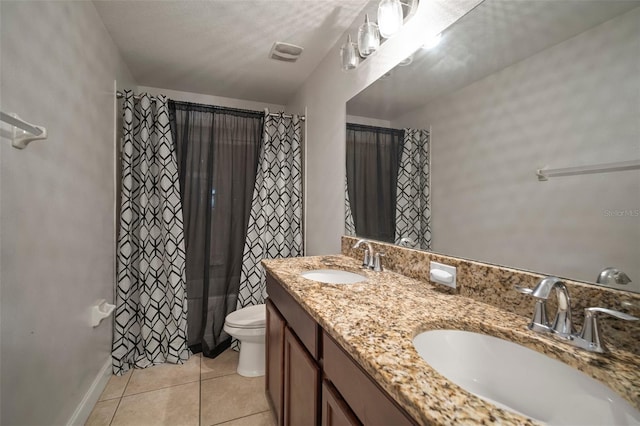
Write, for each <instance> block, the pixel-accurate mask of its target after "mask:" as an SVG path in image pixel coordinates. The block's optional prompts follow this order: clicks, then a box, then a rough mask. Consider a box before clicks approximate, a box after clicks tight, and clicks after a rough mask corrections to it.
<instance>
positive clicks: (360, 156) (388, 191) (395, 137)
mask: <svg viewBox="0 0 640 426" xmlns="http://www.w3.org/2000/svg"><path fill="white" fill-rule="evenodd" d="M403 136H404V131H403V130H398V129H387V128H383V127H373V126H363V125H359V124H351V123H347V153H346V154H347V155H346V156H347V191H348V195H349V203H350V207H351V214H352V216H353V222H354V225H355V232H356V235H357V236H358V237H362V238H371V239H374V240H379V241H387V242H391V243H393V242H394V235H395V210H396V185H397V180H398V168H399V166H400V158H401V154H402V147H403Z"/></svg>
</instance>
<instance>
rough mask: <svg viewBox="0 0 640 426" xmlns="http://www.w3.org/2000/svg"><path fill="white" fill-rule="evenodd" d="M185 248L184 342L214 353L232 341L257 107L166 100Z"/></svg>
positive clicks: (258, 127) (258, 130) (259, 122)
mask: <svg viewBox="0 0 640 426" xmlns="http://www.w3.org/2000/svg"><path fill="white" fill-rule="evenodd" d="M170 111H171V124H172V132H173V134H174V140H175V143H176V151H177V157H178V171H179V174H180V187H181V197H182V208H183V212H184V232H185V243H186V252H187V256H186V257H187V262H186V263H187V265H186V276H187V297H188V309H189V311H188V321H187V322H188V332H189V347H191V348H192V350H193V351H194V352H198V351H200V350H202V353H203V354H204V355H205V356H208V357H215V356H216V355H218V354H219V353H221V352H222V351H224V350H225V349H226V348H228V347H229V346H230V344H231V337H230V336H228V335H227V333H225V332H224V330H223V326H224V321H225V318H226V316H227V315H228V314H229V313H230V312H233V311H234V310H235V309H236V303H237V298H238V291H239V286H240V275H241V270H242V250H243V247H244V241H245V237H246V230H247V223H248V220H249V213H250V210H251V197H252V194H253V187H254V184H255V178H256V171H257V167H258V157H259V153H260V147H261V144H262V130H263V122H264V114H263V113H262V112H254V111H245V110H236V109H231V108H222V107H214V106H208V105H199V104H192V103H187V102H175V101H172V102H170Z"/></svg>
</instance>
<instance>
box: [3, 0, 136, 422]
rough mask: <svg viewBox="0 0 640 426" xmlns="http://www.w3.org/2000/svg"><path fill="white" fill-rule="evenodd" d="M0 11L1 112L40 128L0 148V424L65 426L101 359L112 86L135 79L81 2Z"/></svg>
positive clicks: (106, 336) (108, 281)
mask: <svg viewBox="0 0 640 426" xmlns="http://www.w3.org/2000/svg"><path fill="white" fill-rule="evenodd" d="M0 15H1V25H0V31H1V35H0V43H1V44H0V55H1V56H0V58H1V62H0V64H1V71H2V72H1V83H0V90H1V95H2V97H1V100H0V102H1V105H0V107H1V108H2V111H5V112H16V113H18V114H20V116H21V117H22V118H24V119H25V120H28V121H31V122H33V123H36V124H40V125H43V126H46V127H47V130H48V132H49V138H48V139H47V140H45V141H36V142H33V143H32V144H31V145H29V146H28V147H27V148H26V149H24V150H17V149H14V148H12V147H11V146H10V143H9V142H8V141H7V140H6V139H4V138H3V139H1V140H0V156H1V160H0V162H1V175H0V176H1V178H0V183H1V185H2V187H1V192H0V203H1V206H2V210H1V219H0V235H1V236H2V240H1V258H0V266H1V272H0V279H1V295H2V301H1V330H0V331H1V339H2V340H1V351H0V353H1V359H2V365H1V381H2V385H1V389H2V400H1V403H2V418H1V423H2V424H7V425H9V424H31V425H33V424H64V423H66V422H68V421H69V420H70V419H71V417H72V415H73V413H74V410H76V409H77V408H78V406H79V405H80V404H81V401H82V399H83V397H84V396H85V394H86V393H87V391H88V390H89V389H90V387H91V385H92V383H93V382H94V380H95V379H96V378H97V377H98V376H99V375H100V372H101V371H102V369H103V367H104V366H105V365H107V363H108V362H109V360H110V349H111V323H110V321H105V322H103V323H102V324H101V325H100V326H99V327H97V328H92V327H91V325H90V324H89V307H90V306H91V305H92V304H93V303H95V302H96V301H97V300H98V299H101V298H104V299H107V301H113V287H114V256H115V255H114V232H115V231H114V216H113V212H114V167H115V165H114V158H115V153H114V147H115V145H114V140H115V135H114V129H115V126H114V121H115V116H114V111H115V108H114V107H115V104H114V94H113V87H114V80H115V79H118V81H119V82H121V83H122V85H123V86H124V87H132V86H133V85H134V84H135V83H134V82H133V80H132V78H131V75H130V74H129V72H128V70H127V68H126V66H125V65H124V63H123V62H122V60H121V58H120V56H119V53H118V51H117V50H116V47H115V45H114V44H113V43H112V41H111V38H110V37H109V35H108V33H107V32H106V29H105V28H104V26H103V24H102V21H101V20H100V18H99V16H98V14H97V12H96V10H95V8H94V6H93V4H92V3H91V2H74V1H68V2H66V1H60V2H50V1H44V2H11V1H2V2H0ZM98 391H99V390H98ZM78 420H80V421H83V419H78Z"/></svg>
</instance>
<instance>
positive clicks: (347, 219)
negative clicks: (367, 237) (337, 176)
mask: <svg viewBox="0 0 640 426" xmlns="http://www.w3.org/2000/svg"><path fill="white" fill-rule="evenodd" d="M344 233H345V234H346V235H349V236H351V237H355V236H356V225H355V224H354V223H353V215H352V214H351V203H350V202H349V183H348V181H347V177H346V176H345V177H344Z"/></svg>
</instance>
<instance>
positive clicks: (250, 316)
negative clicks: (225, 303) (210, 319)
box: [225, 304, 267, 329]
mask: <svg viewBox="0 0 640 426" xmlns="http://www.w3.org/2000/svg"><path fill="white" fill-rule="evenodd" d="M266 317H267V313H266V308H265V305H264V304H262V305H254V306H247V307H246V308H242V309H239V310H237V311H235V312H231V313H230V314H229V315H227V318H226V324H225V325H227V326H229V327H233V328H246V329H253V328H265V326H266Z"/></svg>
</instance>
